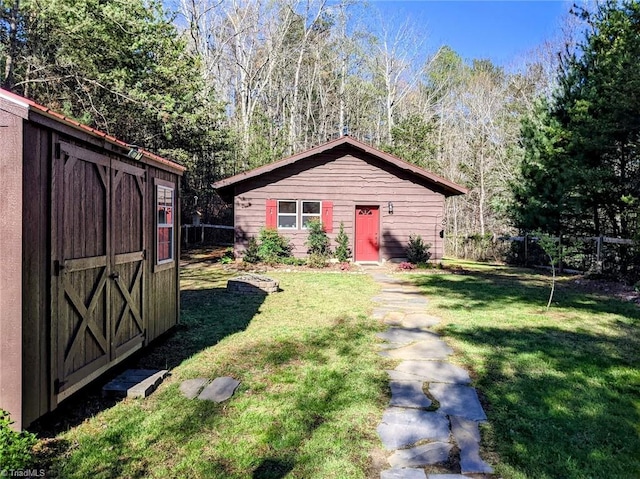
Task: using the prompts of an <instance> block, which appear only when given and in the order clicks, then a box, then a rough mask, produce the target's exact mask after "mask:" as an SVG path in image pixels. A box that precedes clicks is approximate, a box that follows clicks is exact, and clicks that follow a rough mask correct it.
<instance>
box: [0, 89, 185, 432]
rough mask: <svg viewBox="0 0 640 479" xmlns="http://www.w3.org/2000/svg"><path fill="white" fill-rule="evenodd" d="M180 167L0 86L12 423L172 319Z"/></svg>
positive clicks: (2, 284) (1, 376)
mask: <svg viewBox="0 0 640 479" xmlns="http://www.w3.org/2000/svg"><path fill="white" fill-rule="evenodd" d="M183 171H184V168H183V167H182V166H180V165H178V164H176V163H173V162H171V161H168V160H166V159H164V158H161V157H159V156H156V155H153V154H151V153H148V152H146V151H143V150H140V149H138V148H137V147H132V146H130V145H127V144H126V143H124V142H122V141H119V140H117V139H116V138H113V137H111V136H108V135H106V134H104V133H101V132H99V131H97V130H95V129H92V128H89V127H87V126H85V125H81V124H79V123H77V122H75V121H73V120H71V119H69V118H66V117H64V116H63V115H60V114H57V113H55V112H52V111H50V110H49V109H48V108H46V107H44V106H42V105H38V104H36V103H34V102H32V101H30V100H27V99H25V98H22V97H19V96H17V95H14V94H12V93H9V92H7V91H5V90H0V178H1V180H2V199H1V201H0V231H1V235H0V407H1V408H3V409H6V410H8V411H9V412H10V413H11V415H12V419H13V420H14V421H15V422H16V426H17V427H18V428H22V427H26V426H27V425H29V424H30V423H31V422H33V421H34V420H35V419H37V418H38V417H40V416H42V415H43V414H44V413H46V412H48V411H51V410H53V409H55V408H56V406H57V404H58V403H59V402H60V401H62V400H63V399H65V398H67V397H69V396H70V395H71V394H73V393H74V392H75V391H77V390H78V389H80V388H81V387H83V386H84V385H86V384H87V383H89V382H90V381H92V380H93V379H95V378H97V377H98V376H100V375H101V374H102V373H104V372H105V371H106V370H107V369H109V368H111V367H112V366H114V365H115V364H117V363H119V362H120V361H122V360H123V359H125V358H126V357H128V356H129V355H131V354H132V353H133V352H135V351H137V350H139V349H140V348H142V347H143V346H145V345H146V344H148V343H149V342H150V341H152V340H153V339H155V338H157V337H158V336H159V335H161V334H162V333H164V332H165V331H167V330H168V329H169V328H171V327H172V326H174V325H175V324H176V323H177V322H178V319H179V277H178V269H179V254H180V252H179V245H180V241H179V238H178V234H179V224H180V223H179V218H178V215H179V211H180V208H179V191H180V178H181V175H182V173H183Z"/></svg>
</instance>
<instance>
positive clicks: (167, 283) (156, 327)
mask: <svg viewBox="0 0 640 479" xmlns="http://www.w3.org/2000/svg"><path fill="white" fill-rule="evenodd" d="M155 179H158V180H161V181H166V182H169V183H171V184H172V185H173V187H174V188H175V190H174V194H175V195H176V197H175V204H174V215H175V217H174V261H173V262H171V263H169V264H163V265H156V254H157V251H156V249H157V237H156V234H157V231H156V217H157V213H156V180H155ZM147 187H148V189H149V194H148V198H147V201H148V207H149V221H148V222H147V225H148V228H149V229H148V230H147V238H148V244H149V249H148V254H147V270H148V271H149V275H148V283H147V284H148V291H149V294H148V295H147V301H148V308H147V311H148V321H147V324H148V325H149V329H148V331H147V341H153V340H154V339H156V338H157V337H158V336H160V335H161V334H163V333H165V332H166V331H168V330H169V329H171V328H172V327H173V326H175V325H176V324H177V323H178V320H179V307H180V286H179V276H178V275H179V262H180V237H179V234H180V218H179V214H180V203H179V193H180V183H179V176H178V175H175V174H172V173H169V172H166V171H162V170H159V169H155V168H150V170H149V181H148V185H147Z"/></svg>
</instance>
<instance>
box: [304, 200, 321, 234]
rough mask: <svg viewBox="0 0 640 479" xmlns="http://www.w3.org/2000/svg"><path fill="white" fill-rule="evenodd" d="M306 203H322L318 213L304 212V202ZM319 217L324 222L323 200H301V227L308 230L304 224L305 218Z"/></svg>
mask: <svg viewBox="0 0 640 479" xmlns="http://www.w3.org/2000/svg"><path fill="white" fill-rule="evenodd" d="M305 203H318V205H320V208H319V211H318V213H305V212H304V204H305ZM316 217H317V218H318V219H319V220H320V221H321V222H322V201H320V200H300V229H303V230H308V229H309V228H307V227H306V226H305V224H304V220H305V218H316Z"/></svg>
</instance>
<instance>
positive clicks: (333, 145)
mask: <svg viewBox="0 0 640 479" xmlns="http://www.w3.org/2000/svg"><path fill="white" fill-rule="evenodd" d="M343 146H348V147H351V148H354V149H356V150H359V151H362V152H365V153H367V154H369V155H371V156H373V157H375V158H377V159H378V160H381V161H383V162H386V163H389V164H391V165H394V166H395V167H397V168H400V169H402V170H404V171H407V172H409V173H410V174H412V175H414V176H415V177H416V178H418V179H421V180H427V181H428V182H431V183H434V184H436V185H438V186H439V187H440V188H441V189H442V190H443V191H444V192H445V196H455V195H464V194H466V193H467V192H468V191H469V190H468V189H467V188H465V187H463V186H460V185H458V184H456V183H453V182H452V181H449V180H445V179H444V178H441V177H440V176H438V175H435V174H433V173H431V172H429V171H427V170H425V169H423V168H420V167H419V166H416V165H413V164H411V163H408V162H406V161H404V160H401V159H400V158H398V157H396V156H393V155H391V154H389V153H385V152H383V151H380V150H377V149H375V148H373V147H372V146H369V145H367V144H366V143H362V142H360V141H358V140H355V139H354V138H352V137H350V136H342V137H340V138H338V139H336V140H333V141H329V142H327V143H324V144H322V145H319V146H316V147H315V148H311V149H310V150H307V151H303V152H302V153H298V154H296V155H293V156H290V157H288V158H284V159H282V160H279V161H276V162H274V163H270V164H268V165H264V166H260V167H258V168H254V169H253V170H249V171H245V172H244V173H240V174H237V175H235V176H231V177H229V178H225V179H224V180H220V181H216V182H215V183H214V184H213V187H214V188H215V189H216V190H218V192H219V194H220V195H221V196H222V197H229V196H230V195H229V188H231V187H233V186H235V185H236V184H238V183H241V182H243V181H246V180H249V179H252V178H255V177H258V176H260V175H263V174H265V173H269V172H271V171H274V170H277V169H279V168H283V167H285V166H288V165H291V164H293V163H297V162H299V161H303V160H305V159H307V158H311V157H313V156H315V155H319V154H322V153H327V152H329V151H330V150H333V149H337V148H339V147H343Z"/></svg>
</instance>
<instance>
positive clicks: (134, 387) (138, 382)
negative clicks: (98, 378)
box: [102, 369, 169, 398]
mask: <svg viewBox="0 0 640 479" xmlns="http://www.w3.org/2000/svg"><path fill="white" fill-rule="evenodd" d="M168 374H169V371H167V370H166V369H163V370H160V371H158V370H156V369H128V370H126V371H125V372H123V373H122V374H120V375H119V376H118V377H116V378H115V379H114V380H113V381H110V382H109V383H107V384H105V385H104V386H103V387H102V395H103V396H116V397H127V398H146V397H147V396H148V395H149V394H151V393H152V392H153V391H155V390H156V389H157V387H158V386H159V385H160V383H161V382H162V380H163V379H164V378H165V377H167V375H168Z"/></svg>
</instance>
